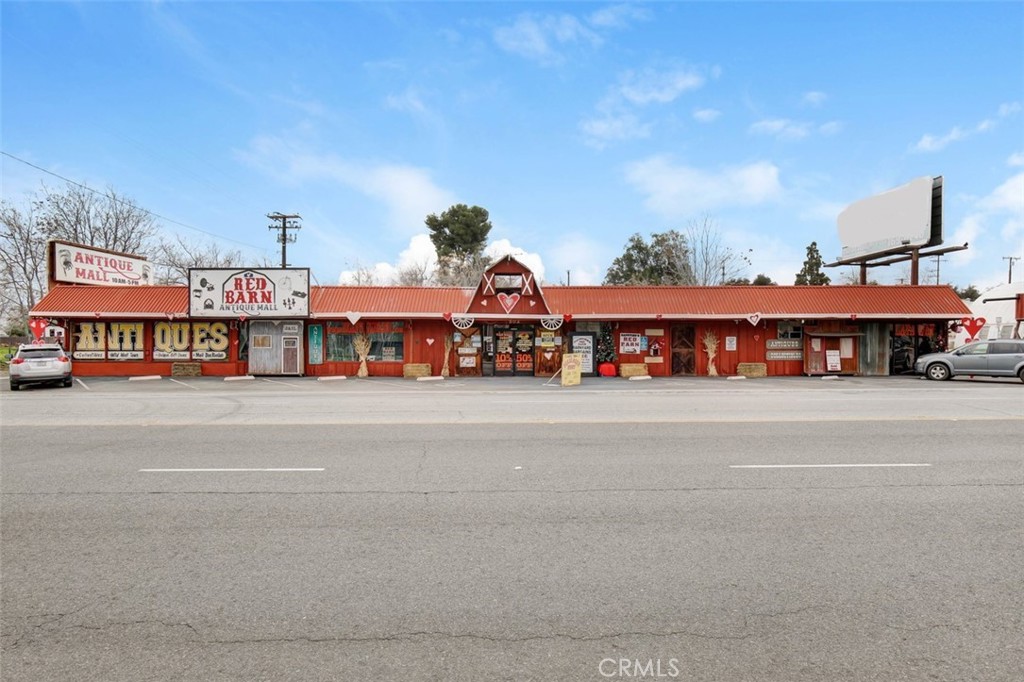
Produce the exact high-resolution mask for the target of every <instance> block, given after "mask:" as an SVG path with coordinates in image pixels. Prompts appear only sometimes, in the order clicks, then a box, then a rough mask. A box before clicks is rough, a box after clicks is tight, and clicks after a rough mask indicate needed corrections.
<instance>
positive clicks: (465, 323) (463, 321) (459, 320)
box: [452, 317, 473, 329]
mask: <svg viewBox="0 0 1024 682" xmlns="http://www.w3.org/2000/svg"><path fill="white" fill-rule="evenodd" d="M452 324H454V325H455V328H456V329H469V328H470V327H472V326H473V318H472V317H453V318H452Z"/></svg>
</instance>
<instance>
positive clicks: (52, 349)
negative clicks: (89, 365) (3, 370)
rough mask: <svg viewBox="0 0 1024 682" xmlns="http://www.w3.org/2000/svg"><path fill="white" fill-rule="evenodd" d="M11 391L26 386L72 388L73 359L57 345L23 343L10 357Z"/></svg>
mask: <svg viewBox="0 0 1024 682" xmlns="http://www.w3.org/2000/svg"><path fill="white" fill-rule="evenodd" d="M8 357H9V359H10V363H9V365H8V371H9V372H10V376H11V390H12V391H17V390H18V389H19V388H21V387H22V386H24V385H26V384H51V383H53V384H61V385H62V386H64V387H65V388H66V387H68V386H71V358H70V357H69V356H68V354H67V353H65V352H64V349H63V348H62V347H61V346H60V344H57V343H23V344H21V345H20V346H18V352H17V353H14V354H13V355H10V356H8Z"/></svg>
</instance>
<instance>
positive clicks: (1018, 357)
mask: <svg viewBox="0 0 1024 682" xmlns="http://www.w3.org/2000/svg"><path fill="white" fill-rule="evenodd" d="M914 372H916V373H917V374H924V375H925V376H926V377H928V378H929V379H935V380H936V381H944V380H946V379H949V378H951V377H955V376H961V375H967V376H979V377H1018V378H1019V379H1020V380H1021V381H1024V341H1021V340H1017V339H1000V340H996V341H977V342H975V343H969V344H967V345H966V346H961V347H960V348H957V349H956V350H954V351H950V352H948V353H929V354H928V355H922V356H921V357H919V358H918V359H917V361H916V362H915V363H914Z"/></svg>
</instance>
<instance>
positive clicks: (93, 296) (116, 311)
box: [32, 284, 188, 319]
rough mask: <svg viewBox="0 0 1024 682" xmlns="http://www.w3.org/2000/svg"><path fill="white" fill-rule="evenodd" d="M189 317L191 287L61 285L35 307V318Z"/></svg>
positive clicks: (52, 288) (53, 288)
mask: <svg viewBox="0 0 1024 682" xmlns="http://www.w3.org/2000/svg"><path fill="white" fill-rule="evenodd" d="M97 314H99V315H100V316H103V317H109V316H117V317H120V318H124V319H130V318H136V317H166V316H167V315H175V316H177V317H188V287H184V286H137V287H135V286H132V287H126V286H114V287H106V286H95V285H89V284H58V285H56V286H53V287H51V288H50V291H49V293H47V294H46V296H43V298H42V300H40V301H39V302H38V303H36V305H35V307H33V308H32V316H34V317H83V316H86V315H91V316H95V315H97Z"/></svg>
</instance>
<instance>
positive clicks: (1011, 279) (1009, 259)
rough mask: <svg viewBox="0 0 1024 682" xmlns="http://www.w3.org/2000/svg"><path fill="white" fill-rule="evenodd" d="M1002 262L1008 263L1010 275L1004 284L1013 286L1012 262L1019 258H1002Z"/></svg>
mask: <svg viewBox="0 0 1024 682" xmlns="http://www.w3.org/2000/svg"><path fill="white" fill-rule="evenodd" d="M1003 260H1008V261H1010V273H1009V274H1008V275H1007V277H1006V283H1007V284H1013V261H1015V260H1020V256H1003Z"/></svg>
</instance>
